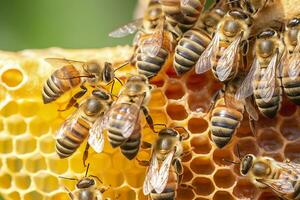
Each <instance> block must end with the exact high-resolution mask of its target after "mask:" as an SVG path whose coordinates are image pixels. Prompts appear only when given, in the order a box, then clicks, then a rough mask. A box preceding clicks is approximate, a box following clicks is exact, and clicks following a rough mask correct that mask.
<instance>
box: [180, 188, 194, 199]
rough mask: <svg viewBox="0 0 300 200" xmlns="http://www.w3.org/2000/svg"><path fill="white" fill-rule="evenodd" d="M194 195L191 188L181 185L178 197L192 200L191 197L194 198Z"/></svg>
mask: <svg viewBox="0 0 300 200" xmlns="http://www.w3.org/2000/svg"><path fill="white" fill-rule="evenodd" d="M194 196H195V194H194V192H193V190H192V189H191V188H183V187H179V188H178V189H177V197H176V199H182V200H190V199H193V198H194Z"/></svg>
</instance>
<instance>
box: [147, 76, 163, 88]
mask: <svg viewBox="0 0 300 200" xmlns="http://www.w3.org/2000/svg"><path fill="white" fill-rule="evenodd" d="M164 83H165V77H163V76H161V75H159V74H158V75H157V76H154V77H153V78H151V80H150V84H153V85H156V86H157V87H163V86H164Z"/></svg>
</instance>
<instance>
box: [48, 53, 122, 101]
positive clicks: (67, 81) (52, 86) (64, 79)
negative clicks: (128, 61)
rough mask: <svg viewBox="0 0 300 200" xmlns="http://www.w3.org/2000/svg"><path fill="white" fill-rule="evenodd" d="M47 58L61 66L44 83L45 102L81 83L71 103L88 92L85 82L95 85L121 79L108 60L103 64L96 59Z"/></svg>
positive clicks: (51, 62)
mask: <svg viewBox="0 0 300 200" xmlns="http://www.w3.org/2000/svg"><path fill="white" fill-rule="evenodd" d="M45 60H46V61H47V62H48V63H50V64H51V65H52V66H54V67H59V68H58V69H56V70H55V71H54V72H53V73H52V74H51V76H50V78H49V79H48V80H47V81H46V83H45V84H44V87H43V91H42V96H43V100H44V103H45V104H46V103H50V102H52V101H55V100H56V99H57V98H58V97H60V96H61V95H63V94H64V93H65V92H67V91H69V90H71V89H72V88H74V87H76V86H78V85H81V89H82V90H81V91H80V92H78V93H77V94H76V95H74V97H73V98H72V99H71V100H70V105H71V103H74V101H75V100H76V99H77V98H80V97H82V96H83V95H84V94H85V93H86V92H87V88H86V87H85V86H84V83H85V82H87V83H88V84H90V85H91V86H93V87H95V86H97V85H99V83H101V82H103V83H109V82H112V81H114V78H116V79H117V80H118V81H119V79H118V78H117V77H115V75H114V72H115V71H116V70H114V68H113V67H112V64H111V63H108V62H105V63H104V65H102V64H99V63H97V62H95V61H89V62H81V61H74V60H67V59H63V58H46V59H45ZM122 67H123V66H122ZM70 105H69V106H70Z"/></svg>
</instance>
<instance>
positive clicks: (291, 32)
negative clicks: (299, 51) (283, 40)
mask: <svg viewBox="0 0 300 200" xmlns="http://www.w3.org/2000/svg"><path fill="white" fill-rule="evenodd" d="M299 26H300V18H294V19H291V20H290V21H289V22H288V24H287V39H288V40H289V43H291V44H292V45H293V46H296V45H297V44H298V38H299V30H300V27H299Z"/></svg>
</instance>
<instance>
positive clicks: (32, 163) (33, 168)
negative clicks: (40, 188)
mask: <svg viewBox="0 0 300 200" xmlns="http://www.w3.org/2000/svg"><path fill="white" fill-rule="evenodd" d="M25 168H26V170H27V171H28V172H31V173H36V172H38V171H41V170H46V169H47V165H46V161H45V158H44V157H43V156H42V155H40V154H35V155H32V156H30V157H29V158H27V159H26V160H25Z"/></svg>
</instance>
